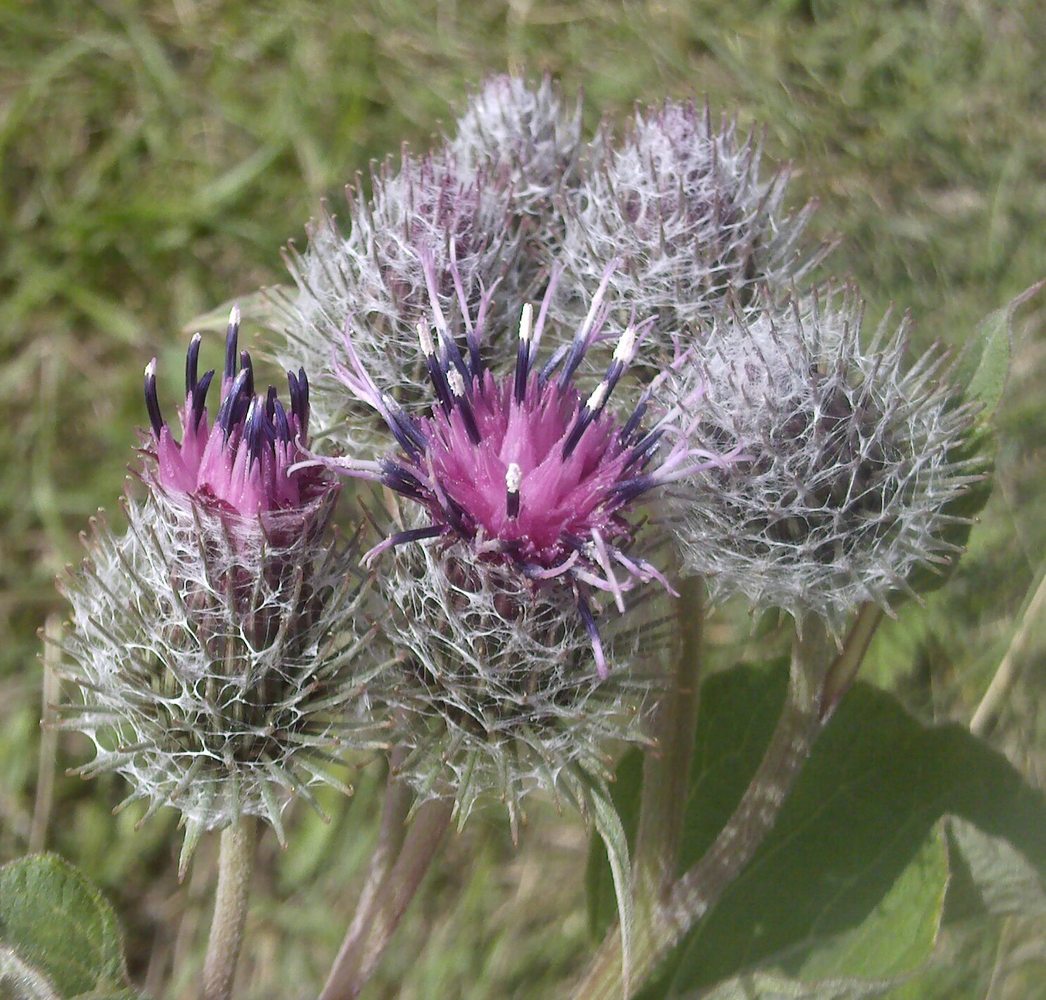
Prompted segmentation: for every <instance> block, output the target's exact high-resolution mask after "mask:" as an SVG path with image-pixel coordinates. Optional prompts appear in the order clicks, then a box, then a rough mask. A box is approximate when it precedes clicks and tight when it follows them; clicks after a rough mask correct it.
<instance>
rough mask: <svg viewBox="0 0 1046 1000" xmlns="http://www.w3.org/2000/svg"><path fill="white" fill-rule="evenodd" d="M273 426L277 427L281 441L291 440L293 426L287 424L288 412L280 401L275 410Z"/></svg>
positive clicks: (277, 433)
mask: <svg viewBox="0 0 1046 1000" xmlns="http://www.w3.org/2000/svg"><path fill="white" fill-rule="evenodd" d="M273 424H274V425H275V427H276V436H277V437H278V438H279V439H280V440H281V441H290V440H291V425H290V424H289V423H288V422H287V411H286V410H285V409H284V408H283V404H282V403H281V402H280V401H279V400H278V399H277V400H276V405H275V407H274V408H273Z"/></svg>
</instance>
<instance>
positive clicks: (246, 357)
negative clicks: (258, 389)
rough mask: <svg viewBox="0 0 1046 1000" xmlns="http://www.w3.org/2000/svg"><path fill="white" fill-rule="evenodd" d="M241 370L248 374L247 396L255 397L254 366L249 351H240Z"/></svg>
mask: <svg viewBox="0 0 1046 1000" xmlns="http://www.w3.org/2000/svg"><path fill="white" fill-rule="evenodd" d="M240 368H241V369H242V370H243V371H245V372H247V376H248V377H247V395H248V396H250V397H251V398H253V397H254V365H253V364H252V363H251V356H250V354H249V353H248V352H247V351H240Z"/></svg>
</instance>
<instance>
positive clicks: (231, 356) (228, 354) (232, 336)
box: [225, 309, 240, 378]
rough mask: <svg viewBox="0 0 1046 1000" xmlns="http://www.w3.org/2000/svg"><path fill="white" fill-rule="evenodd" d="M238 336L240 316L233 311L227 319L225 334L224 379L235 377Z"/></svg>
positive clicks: (237, 312) (236, 311)
mask: <svg viewBox="0 0 1046 1000" xmlns="http://www.w3.org/2000/svg"><path fill="white" fill-rule="evenodd" d="M239 335H240V315H239V311H238V310H236V309H234V310H233V312H232V315H231V316H230V317H229V327H228V330H227V331H226V334H225V377H226V378H235V377H236V341H237V339H238V337H239Z"/></svg>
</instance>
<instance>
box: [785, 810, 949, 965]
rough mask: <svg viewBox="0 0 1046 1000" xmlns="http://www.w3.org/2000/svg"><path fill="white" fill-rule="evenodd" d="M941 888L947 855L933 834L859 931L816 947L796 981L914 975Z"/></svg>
mask: <svg viewBox="0 0 1046 1000" xmlns="http://www.w3.org/2000/svg"><path fill="white" fill-rule="evenodd" d="M947 885H948V849H947V847H946V846H945V841H944V836H943V835H942V833H941V831H940V830H939V829H934V831H933V832H932V833H931V834H930V836H929V837H927V839H926V841H925V842H924V843H923V845H922V846H921V847H920V848H919V850H918V851H917V852H916V854H915V857H914V858H912V860H911V862H910V863H909V864H908V865H907V867H906V868H905V869H904V871H902V872H901V874H900V875H899V876H898V878H897V880H896V881H895V882H894V884H893V885H892V886H890V888H889V890H888V891H887V893H886V895H885V896H883V898H882V899H881V900H880V901H879V903H878V904H877V905H876V906H875V908H874V909H873V910H872V911H871V913H869V914H868V916H867V917H865V919H864V920H862V921H861V924H860V926H858V927H855V928H853V929H852V930H849V931H844V932H843V933H842V934H838V935H836V936H835V937H829V938H826V939H824V940H823V941H822V942H819V943H818V945H817V946H816V947H814V948H813V949H811V951H810V953H809V955H808V956H807V958H806V959H805V961H804V962H803V963H802V966H801V968H800V969H799V970H798V971H797V977H798V978H799V979H800V980H802V981H804V982H806V981H811V980H817V979H841V978H843V977H846V976H857V975H859V976H867V977H871V976H874V977H876V978H877V979H882V980H884V981H888V980H891V979H894V978H896V977H899V976H903V975H905V974H906V973H909V972H912V971H914V970H915V969H918V968H919V966H921V965H922V964H923V963H924V962H925V961H926V959H927V958H928V957H929V956H930V954H931V953H932V952H933V948H934V944H935V942H936V941H937V932H938V931H939V930H940V926H941V917H942V914H943V911H944V898H945V889H946V887H947Z"/></svg>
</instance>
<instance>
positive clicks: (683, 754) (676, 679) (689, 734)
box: [634, 577, 704, 920]
mask: <svg viewBox="0 0 1046 1000" xmlns="http://www.w3.org/2000/svg"><path fill="white" fill-rule="evenodd" d="M676 612H677V617H678V621H679V636H680V642H679V645H678V648H677V649H676V659H675V662H674V663H673V664H672V666H671V668H670V673H669V675H668V684H667V685H666V690H665V691H664V693H663V694H662V696H661V697H660V699H659V700H658V703H657V705H656V706H655V708H654V710H653V712H652V713H651V716H650V723H649V733H650V735H651V736H652V737H653V738H654V739H655V740H656V741H657V746H656V748H654V749H652V750H650V751H648V752H647V754H646V757H645V759H644V761H643V790H642V800H641V803H640V809H639V831H638V833H637V835H636V850H635V862H634V872H635V881H636V889H637V894H638V896H639V898H640V902H641V905H640V906H639V907H638V908H637V910H638V912H637V917H638V919H640V920H642V919H643V917H642V914H643V912H645V911H646V910H648V909H649V906H648V905H647V902H646V897H647V896H650V897H652V899H651V900H650V901H651V902H652V901H653V898H655V897H657V896H659V895H660V894H661V892H662V891H664V890H665V889H666V888H667V887H668V886H669V885H670V884H671V881H672V879H674V878H675V875H676V867H677V864H678V858H679V844H680V839H681V837H682V833H683V817H684V814H685V812H686V798H687V788H688V787H689V783H690V759H691V757H692V755H693V752H694V730H695V727H696V724H697V691H698V685H699V683H700V679H701V639H702V628H703V624H704V584H703V582H702V581H701V580H700V579H696V578H693V577H691V578H689V579H687V580H686V581H684V583H683V585H682V587H681V593H680V599H679V601H677V602H676Z"/></svg>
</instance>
